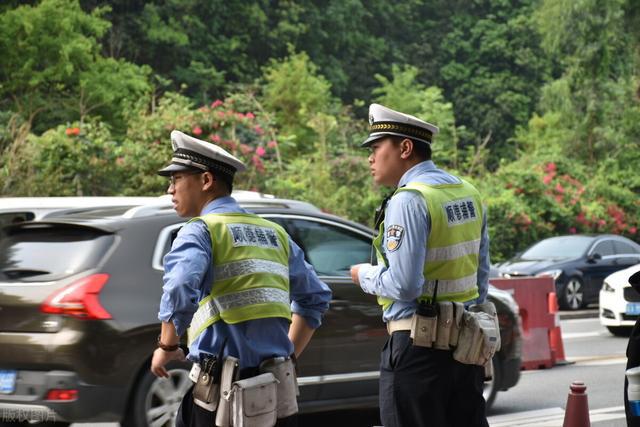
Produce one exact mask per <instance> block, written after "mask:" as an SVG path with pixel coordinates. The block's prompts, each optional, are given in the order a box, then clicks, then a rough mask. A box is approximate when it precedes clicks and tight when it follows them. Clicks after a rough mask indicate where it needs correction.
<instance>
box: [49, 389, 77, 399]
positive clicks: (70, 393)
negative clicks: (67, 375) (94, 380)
mask: <svg viewBox="0 0 640 427" xmlns="http://www.w3.org/2000/svg"><path fill="white" fill-rule="evenodd" d="M77 398H78V390H60V389H53V390H49V392H48V393H47V396H46V397H45V398H44V399H45V400H65V401H70V400H76V399H77Z"/></svg>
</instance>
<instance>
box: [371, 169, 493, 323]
mask: <svg viewBox="0 0 640 427" xmlns="http://www.w3.org/2000/svg"><path fill="white" fill-rule="evenodd" d="M400 191H415V192H418V193H419V194H420V195H421V196H422V198H423V199H424V201H425V203H426V205H427V209H428V211H429V216H430V217H431V232H430V233H429V237H428V238H427V242H426V245H427V257H426V259H425V263H424V268H423V274H424V277H425V283H424V285H423V290H422V296H420V297H419V298H418V301H431V299H432V297H433V291H434V286H435V282H436V280H437V281H438V294H437V296H436V300H437V301H456V302H466V301H469V300H472V299H475V298H477V297H478V296H479V294H478V278H477V273H478V264H479V261H478V260H479V253H480V237H481V235H482V215H483V208H482V202H481V199H480V193H478V190H476V188H475V187H474V186H473V185H471V184H469V183H468V182H466V181H462V183H460V184H439V185H432V184H424V183H419V182H412V183H409V184H407V185H406V186H404V187H401V188H399V189H397V190H396V193H398V192H400ZM383 236H384V223H383V224H381V225H380V230H379V233H378V236H377V237H376V238H375V239H374V241H373V246H374V248H375V251H376V255H377V259H378V263H379V264H384V265H385V266H387V267H388V266H389V265H388V262H387V259H386V257H385V253H384V250H383V248H382V243H383ZM378 303H379V304H380V305H381V306H382V308H383V310H387V309H388V308H389V307H390V306H391V304H393V300H391V299H388V298H383V297H378Z"/></svg>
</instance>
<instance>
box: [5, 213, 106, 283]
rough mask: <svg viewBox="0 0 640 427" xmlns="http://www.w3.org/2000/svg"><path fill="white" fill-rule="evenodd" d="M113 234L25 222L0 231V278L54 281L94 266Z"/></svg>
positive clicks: (83, 228) (84, 228)
mask: <svg viewBox="0 0 640 427" xmlns="http://www.w3.org/2000/svg"><path fill="white" fill-rule="evenodd" d="M112 243H113V236H112V235H109V234H105V233H103V232H101V231H99V230H96V229H92V228H86V227H69V226H51V225H36V224H29V225H25V226H13V227H6V228H4V229H3V230H2V233H1V234H0V280H2V281H16V282H37V281H43V282H44V281H50V280H58V279H60V278H63V277H68V276H71V275H73V274H76V273H79V272H81V271H84V270H87V269H89V268H93V267H95V266H96V265H97V264H98V263H99V260H100V259H101V258H102V257H103V256H104V254H105V253H106V251H107V250H108V248H109V247H110V246H111V244H112Z"/></svg>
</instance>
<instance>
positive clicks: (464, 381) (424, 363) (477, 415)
mask: <svg viewBox="0 0 640 427" xmlns="http://www.w3.org/2000/svg"><path fill="white" fill-rule="evenodd" d="M483 383H484V368H483V367H482V366H476V365H465V364H462V363H460V362H456V361H455V360H453V352H451V351H446V350H435V349H431V348H425V347H418V346H414V345H413V344H412V341H411V338H410V337H409V331H398V332H394V333H393V335H392V336H391V337H389V339H388V340H387V342H386V344H385V346H384V348H383V350H382V360H381V363H380V419H381V421H382V424H383V425H384V427H427V426H429V427H432V426H433V427H458V426H459V427H488V426H489V424H488V423H487V418H486V415H485V401H484V398H483V396H482V388H483Z"/></svg>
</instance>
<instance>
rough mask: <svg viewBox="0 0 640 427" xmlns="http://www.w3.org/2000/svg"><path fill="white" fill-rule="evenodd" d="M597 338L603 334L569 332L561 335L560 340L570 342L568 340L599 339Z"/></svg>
mask: <svg viewBox="0 0 640 427" xmlns="http://www.w3.org/2000/svg"><path fill="white" fill-rule="evenodd" d="M599 336H604V333H602V334H601V333H600V332H569V333H564V332H563V333H562V339H563V340H570V339H575V338H591V337H599Z"/></svg>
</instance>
